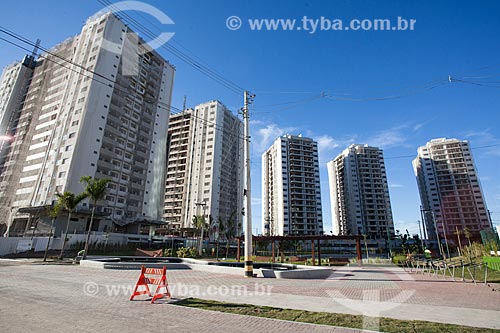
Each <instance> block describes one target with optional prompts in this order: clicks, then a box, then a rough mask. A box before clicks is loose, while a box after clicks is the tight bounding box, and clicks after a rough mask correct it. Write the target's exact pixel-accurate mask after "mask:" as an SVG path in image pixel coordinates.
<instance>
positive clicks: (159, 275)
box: [130, 265, 172, 303]
mask: <svg viewBox="0 0 500 333" xmlns="http://www.w3.org/2000/svg"><path fill="white" fill-rule="evenodd" d="M149 285H154V286H156V288H155V292H154V294H153V295H152V294H151V291H150V289H149ZM139 287H143V290H139ZM139 295H148V296H149V297H153V298H152V299H151V303H154V302H155V301H156V300H157V299H160V298H163V297H169V298H171V297H172V295H171V294H170V291H169V289H168V281H167V266H163V268H146V267H144V265H143V266H142V268H141V275H140V276H139V280H137V283H136V284H135V288H134V292H133V293H132V296H130V300H131V301H132V300H133V299H134V297H136V296H139Z"/></svg>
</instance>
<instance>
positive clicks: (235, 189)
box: [163, 101, 243, 232]
mask: <svg viewBox="0 0 500 333" xmlns="http://www.w3.org/2000/svg"><path fill="white" fill-rule="evenodd" d="M242 139H243V123H242V122H241V120H240V119H238V117H236V116H235V115H233V114H232V112H231V111H230V110H229V109H227V108H226V106H224V104H222V103H221V102H219V101H210V102H206V103H203V104H200V105H197V106H196V107H195V108H194V109H187V110H184V111H182V112H179V113H177V114H175V115H172V116H171V118H170V122H169V131H168V140H167V141H168V152H169V153H168V160H167V172H166V185H165V201H164V212H163V217H164V219H165V221H167V222H168V223H169V227H170V228H172V229H177V230H179V229H182V228H192V227H194V226H193V216H195V215H198V216H199V215H203V216H205V217H207V219H208V217H210V218H211V220H212V221H213V222H220V221H222V222H223V223H226V222H227V221H228V220H229V219H230V220H232V221H233V226H234V228H235V229H238V230H240V231H241V222H242V214H241V210H242V196H243V141H242ZM235 232H238V231H237V230H236V231H235Z"/></svg>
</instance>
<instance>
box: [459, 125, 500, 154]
mask: <svg viewBox="0 0 500 333" xmlns="http://www.w3.org/2000/svg"><path fill="white" fill-rule="evenodd" d="M465 138H466V139H467V140H469V141H470V145H471V148H472V149H474V148H477V147H483V146H486V147H483V148H481V149H477V150H475V151H474V154H475V155H477V154H480V153H482V154H484V155H487V156H500V146H497V145H500V138H497V137H496V136H495V135H493V134H491V132H490V129H485V130H483V131H468V132H466V134H465ZM491 146H493V147H491Z"/></svg>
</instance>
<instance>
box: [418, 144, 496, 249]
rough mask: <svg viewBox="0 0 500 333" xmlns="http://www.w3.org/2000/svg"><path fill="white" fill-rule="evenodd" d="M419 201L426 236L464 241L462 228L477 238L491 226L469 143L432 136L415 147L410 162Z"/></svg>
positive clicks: (432, 239) (434, 239)
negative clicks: (433, 137) (422, 144)
mask: <svg viewBox="0 0 500 333" xmlns="http://www.w3.org/2000/svg"><path fill="white" fill-rule="evenodd" d="M413 168H414V171H415V176H416V179H417V185H418V189H419V192H420V200H421V203H422V206H421V212H422V218H423V220H424V232H425V233H426V235H425V237H426V238H427V239H429V240H430V241H431V242H436V240H437V238H438V237H439V240H440V241H441V242H442V241H444V240H445V238H446V241H448V243H449V244H455V245H457V243H458V238H457V234H456V232H457V230H458V231H459V233H460V234H461V235H462V236H461V238H462V244H465V241H466V239H465V236H464V231H465V229H467V230H468V231H469V232H470V233H471V238H473V239H477V240H479V239H480V235H479V232H480V231H481V230H483V229H486V228H492V224H491V219H490V217H489V214H488V210H487V208H486V202H485V200H484V196H483V192H482V189H481V184H480V182H479V178H478V176H477V170H476V167H475V164H474V159H473V157H472V152H471V149H470V146H469V142H467V141H462V140H457V139H445V138H442V139H434V140H431V141H430V142H428V143H427V144H426V145H425V146H422V147H419V148H418V155H417V158H416V159H415V160H414V161H413Z"/></svg>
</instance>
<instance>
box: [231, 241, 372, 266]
mask: <svg viewBox="0 0 500 333" xmlns="http://www.w3.org/2000/svg"><path fill="white" fill-rule="evenodd" d="M362 238H363V237H362V236H358V235H352V236H334V235H290V236H253V237H252V241H256V242H257V241H268V242H272V243H271V249H272V260H273V262H274V260H275V259H274V258H275V251H274V244H275V242H276V241H278V242H280V241H302V240H310V241H311V250H312V252H311V256H312V262H313V265H314V264H315V259H316V258H315V255H316V251H315V248H316V246H315V243H317V255H318V264H319V266H321V242H320V241H322V240H355V241H356V258H357V259H358V262H361V259H362V257H361V239H362ZM237 240H238V249H237V252H236V260H238V261H240V247H241V246H240V245H241V241H242V238H241V237H239V238H237Z"/></svg>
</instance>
